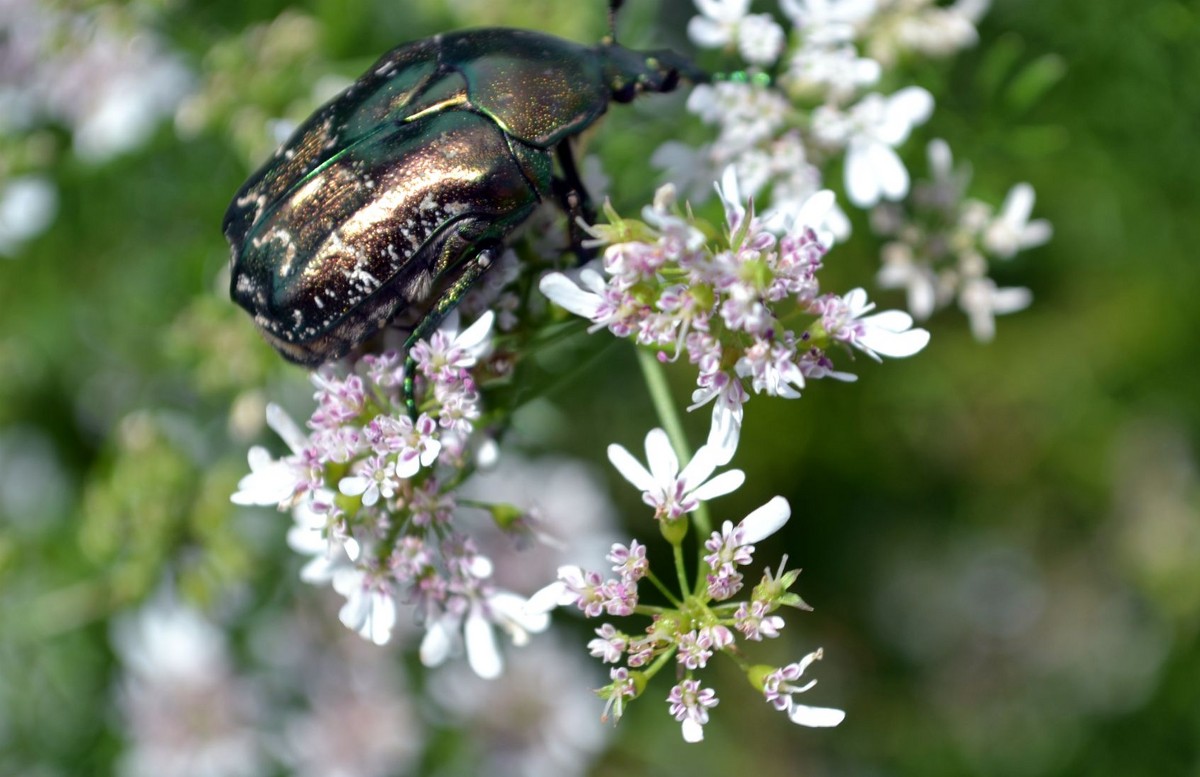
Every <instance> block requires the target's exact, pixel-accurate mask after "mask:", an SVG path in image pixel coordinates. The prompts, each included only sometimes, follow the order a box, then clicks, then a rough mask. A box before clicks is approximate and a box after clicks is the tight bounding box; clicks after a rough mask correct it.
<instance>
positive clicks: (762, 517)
mask: <svg viewBox="0 0 1200 777" xmlns="http://www.w3.org/2000/svg"><path fill="white" fill-rule="evenodd" d="M791 517H792V508H791V505H789V504H788V501H787V500H786V499H784V498H783V497H781V496H777V497H775V498H774V499H772V500H771V501H769V502H767V503H766V504H765V505H763V506H762V507H759V508H758V509H757V510H754V511H753V512H752V513H750V514H749V515H747V516H746V517H745V518H743V519H742V522H741V528H742V532H743V533H742V543H743V544H745V545H753V544H754V543H756V542H760V541H762V540H763V539H766V538H767V537H770V536H771V535H772V534H774V533H775V532H777V531H779V529H780V528H782V527H783V525H784V524H785V523H787V522H788V519H789V518H791Z"/></svg>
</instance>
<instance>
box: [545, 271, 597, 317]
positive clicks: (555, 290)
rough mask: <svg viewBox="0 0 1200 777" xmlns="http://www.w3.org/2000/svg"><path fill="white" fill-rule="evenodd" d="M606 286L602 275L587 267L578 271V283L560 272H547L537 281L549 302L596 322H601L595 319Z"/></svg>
mask: <svg viewBox="0 0 1200 777" xmlns="http://www.w3.org/2000/svg"><path fill="white" fill-rule="evenodd" d="M606 288H607V284H605V282H604V277H603V276H601V275H600V273H598V272H596V271H595V270H593V269H591V268H588V267H585V268H584V269H583V270H581V271H580V273H579V282H578V283H576V282H575V281H572V280H571V279H570V278H568V277H567V276H566V275H564V274H563V273H560V272H552V273H547V274H546V275H544V276H542V279H541V280H540V281H539V282H538V290H540V291H541V292H542V294H544V295H545V296H546V298H547V299H549V300H550V301H551V302H553V303H554V304H556V305H558V306H559V307H560V308H563V309H565V310H568V311H570V312H571V313H574V314H575V315H577V316H582V317H583V318H586V319H588V320H590V321H593V322H596V323H602V322H600V321H597V320H596V319H597V314H598V313H599V312H600V309H601V306H602V305H603V304H604V297H603V296H602V294H603V293H604V290H605V289H606Z"/></svg>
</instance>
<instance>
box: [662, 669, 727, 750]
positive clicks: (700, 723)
mask: <svg viewBox="0 0 1200 777" xmlns="http://www.w3.org/2000/svg"><path fill="white" fill-rule="evenodd" d="M667 701H669V702H670V703H671V714H672V715H674V716H675V720H678V721H680V722H682V723H683V740H684V741H685V742H700V741H702V740H703V739H704V725H705V724H706V723H708V711H709V710H710V709H711V708H713V707H715V706H717V703H718V702H719V700H718V699H717V693H716V691H714V690H713V689H712V688H703V689H702V688H701V687H700V681H699V680H684V681H683V682H681V683H679V684H678V685H676V686H675V687H673V688H672V689H671V693H670V695H668V696H667Z"/></svg>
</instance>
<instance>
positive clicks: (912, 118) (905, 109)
mask: <svg viewBox="0 0 1200 777" xmlns="http://www.w3.org/2000/svg"><path fill="white" fill-rule="evenodd" d="M932 112H933V96H932V95H931V94H929V92H927V91H926V90H924V89H922V88H921V87H919V86H910V87H907V88H905V89H901V90H900V91H898V92H896V93H895V94H892V95H890V96H888V97H884V96H883V95H881V94H878V93H871V94H868V95H866V96H865V97H863V98H862V99H861V100H860V101H859V102H858V103H856V104H855V105H853V106H851V107H850V108H849V110H848V111H846V112H841V111H839V110H838V109H836V108H832V107H830V106H822V107H821V108H818V109H817V110H816V112H815V113H814V115H813V131H814V132H815V133H816V134H817V136H818V138H820V139H821V140H822V141H823V142H825V143H827V144H830V145H833V146H843V145H844V146H845V148H846V195H847V196H848V197H849V198H850V201H851V202H853V203H854V204H855V205H857V206H859V207H860V208H865V207H869V206H871V205H874V204H875V203H877V202H879V201H880V200H881V199H889V200H898V199H900V198H901V197H903V196H904V195H905V194H907V193H908V183H909V178H908V170H906V169H905V167H904V163H903V162H901V161H900V157H899V155H897V154H896V152H895V150H894V149H895V147H896V146H899V145H900V144H901V143H903V142H904V141H905V140H907V139H908V135H909V133H910V132H911V131H912V128H913V127H914V126H916V125H918V124H922V123H924V122H925V121H926V120H927V119H928V118H929V116H930V114H931V113H932Z"/></svg>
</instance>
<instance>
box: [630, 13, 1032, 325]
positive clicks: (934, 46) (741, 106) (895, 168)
mask: <svg viewBox="0 0 1200 777" xmlns="http://www.w3.org/2000/svg"><path fill="white" fill-rule="evenodd" d="M987 4H988V3H987V0H958V2H955V3H953V4H950V5H938V4H936V3H934V2H932V0H845V1H843V2H830V1H829V0H783V2H782V3H781V4H780V5H781V9H782V11H783V14H784V15H785V16H786V17H787V21H788V22H789V23H790V24H789V26H790V32H788V33H787V34H785V33H784V26H783V25H780V24H779V23H778V22H777V21H775V20H774V19H772V18H771V17H770V16H768V15H765V14H751V13H749V10H750V2H749V0H696V6H697V8H698V10H699V11H700V15H699V16H696V17H695V18H693V19H692V22H691V24H690V25H689V26H688V32H689V35H690V37H691V39H692V41H693V42H694V43H696V44H697V45H698V46H701V47H704V48H719V49H723V50H724V51H725V52H726V53H728V54H732V55H736V58H737V60H740V62H739V61H737V60H735V63H734V66H735V67H741V68H743V69H742V70H736V71H735V72H734V74H733V75H732V76H730V77H728V78H724V79H717V80H716V81H715V82H714V83H711V84H701V85H699V86H697V87H696V88H695V89H694V90H693V91H692V93H691V95H690V97H689V100H688V109H689V111H691V112H692V113H693V114H695V115H697V116H698V117H700V119H701V120H702V121H703V122H705V123H706V124H710V125H713V126H714V128H715V133H716V138H715V139H714V140H713V141H712V142H711V143H709V144H706V145H704V146H701V147H700V148H691V147H689V146H687V145H685V144H683V143H680V142H678V141H670V142H668V143H666V144H664V145H663V146H661V147H660V148H659V149H658V150H657V151H656V152H655V154H654V157H653V160H654V162H655V163H656V164H657V165H658V166H659V167H660V168H663V169H664V170H666V172H667V175H668V177H669V178H670V179H671V180H672V181H673V182H674V183H675V184H676V185H677V186H679V187H681V188H682V189H683V190H684V191H685V192H686V194H687V196H689V197H691V198H693V199H694V200H696V201H699V198H702V197H704V196H705V195H706V194H707V185H708V182H709V181H711V180H712V179H714V178H715V177H716V175H717V171H720V170H723V169H725V168H726V167H727V166H732V167H733V168H734V169H735V171H736V174H737V177H738V180H739V182H740V184H741V189H742V193H743V194H744V195H745V196H747V197H753V198H755V199H757V200H758V201H760V202H767V203H769V206H768V207H766V208H763V209H762V217H763V219H764V221H766V222H768V223H779V222H781V221H782V222H785V223H786V222H791V221H794V220H795V219H796V217H797V214H798V213H799V212H800V210H801V209H802V208H803V207H804V205H805V203H806V202H808V201H809V199H810V198H811V197H812V195H814V194H815V193H817V192H818V191H820V190H821V188H822V187H823V186H824V185H825V175H826V173H825V171H826V170H827V168H828V167H829V166H830V164H831V163H833V162H836V161H837V160H838V159H839V158H841V159H842V162H843V164H842V169H843V173H844V181H843V186H844V188H845V193H846V198H847V199H848V200H849V202H850V203H852V204H853V205H854V206H856V207H859V208H874V207H877V206H878V207H879V208H883V209H888V207H889V204H890V203H895V202H899V201H902V200H904V198H905V197H906V196H908V194H909V190H910V176H909V173H908V170H907V169H906V168H905V166H904V163H903V162H902V161H901V158H900V155H899V154H898V153H897V149H898V148H899V147H900V146H901V145H903V144H904V143H905V141H906V140H907V139H908V138H909V136H910V135H911V133H912V131H913V129H914V128H915V127H917V126H919V125H921V124H924V123H925V122H926V121H927V120H928V119H929V118H930V116H931V114H932V112H933V107H934V105H933V97H932V95H931V94H930V93H929V92H928V91H926V90H925V89H924V88H922V87H919V86H905V87H902V88H899V89H896V90H894V91H892V92H890V93H886V94H885V93H883V92H879V91H872V89H874V87H876V85H877V84H879V83H880V82H881V81H883V80H885V79H884V78H883V76H884V75H885V73H887V72H888V71H889V70H891V69H894V68H896V67H897V63H898V61H899V60H900V59H901V55H922V56H930V57H939V56H945V55H948V54H951V53H953V52H955V51H958V50H960V49H962V48H964V47H966V46H970V45H973V44H974V43H975V41H976V37H977V36H976V31H975V24H976V22H978V20H979V18H980V17H981V16H982V15H983V13H984V11H985V10H986V8H987ZM785 39H786V41H787V44H786V45H785ZM886 80H889V81H891V82H895V81H896V80H898V79H897V78H895V77H893V78H891V79H886ZM1032 200H1033V194H1032V189H1031V188H1030V187H1029V186H1028V184H1022V185H1020V186H1018V187H1016V188H1015V189H1014V191H1013V193H1012V194H1011V195H1010V200H1009V202H1008V203H1006V204H1005V206H1004V209H1003V213H1002V215H1001V216H1000V217H998V218H996V219H992V217H991V213H990V209H987V208H986V206H985V207H984V210H983V211H981V210H980V209H979V207H978V204H977V203H971V204H970V206H969V207H966V208H964V212H963V213H962V214H961V216H962V217H961V219H957V218H956V219H955V222H954V223H955V224H956V225H959V226H961V227H962V229H964V230H970V229H974V230H976V231H977V232H978V233H979V235H980V236H981V237H983V238H984V239H985V242H984V247H985V248H988V249H989V250H990V251H991V252H992V253H993V254H994V255H996V256H999V257H1002V258H1003V257H1005V256H1011V254H1012V252H1013V251H1014V250H1015V247H1018V246H1019V247H1028V246H1032V245H1036V244H1038V243H1040V242H1044V240H1045V239H1047V238H1048V236H1049V232H1048V230H1047V229H1045V228H1044V227H1042V226H1035V224H1037V222H1035V223H1034V224H1028V223H1027V219H1028V216H1029V208H1030V207H1031V206H1032ZM890 212H891V213H893V215H895V214H897V213H899V214H900V215H903V211H898V210H897V209H895V208H891V209H890ZM883 223H886V224H887V226H885V227H883V229H884V230H885V231H884V234H885V235H886V236H889V237H900V240H899V241H897V242H894V243H893V244H891V245H890V246H889V247H888V249H886V250H885V252H884V255H883V260H884V263H885V269H884V272H883V274H882V275H881V281H882V282H883V285H884V286H885V287H887V288H895V287H907V288H908V289H909V302H910V306H911V308H910V312H911V313H912V314H913V315H915V316H916V317H918V318H924V317H926V316H927V315H928V314H929V312H931V311H932V309H933V308H934V307H940V306H942V305H945V304H947V303H948V302H950V301H952V300H954V299H955V298H957V299H958V301H959V304H960V305H961V306H962V307H963V309H964V310H965V311H966V312H967V313H968V315H969V316H970V318H971V324H972V329H973V331H974V332H975V334H976V336H977V337H978V338H979V339H988V338H989V337H990V335H991V331H992V326H993V324H992V316H993V315H994V314H996V313H1005V312H1012V311H1014V310H1018V309H1020V308H1022V307H1024V306H1025V305H1026V304H1027V303H1028V298H1029V295H1028V293H1027V292H1025V291H1024V290H1019V289H997V288H996V285H995V283H994V282H992V281H991V279H989V278H988V277H987V263H986V261H984V260H983V259H982V256H981V255H980V254H979V253H978V252H970V251H966V250H965V249H964V250H962V251H959V252H958V254H959V255H960V256H961V257H963V258H962V262H961V263H960V266H959V267H958V268H957V269H956V271H955V272H954V273H940V271H939V270H938V269H937V268H935V269H934V270H932V271H930V267H929V265H930V262H928V261H925V258H926V257H924V256H922V255H921V252H920V251H919V250H918V251H916V256H915V257H911V258H910V257H909V256H908V255H907V254H912V253H913V252H912V251H911V250H909V251H907V254H906V250H907V248H911V247H912V246H911V243H912V240H910V239H908V238H905V237H901V235H902V233H904V232H909V231H911V229H909V226H910V225H909V224H908V222H907V221H904V220H901V221H899V222H896V221H895V219H893V220H892V221H891V222H887V221H886V220H883V219H879V218H876V219H874V220H873V226H876V228H877V230H878V229H879V227H878V226H877V225H878V224H883ZM810 226H813V227H815V228H818V229H821V228H823V229H827V230H828V231H829V232H830V233H831V234H832V235H833V236H834V237H836V238H838V239H843V238H845V237H846V236H847V235H848V234H849V231H850V221H849V219H848V217H847V216H846V215H845V213H844V212H842V211H841V210H839V209H838V208H837V207H836V206H834V207H831V208H828V209H827V210H826V212H825V214H824V215H823V217H822V219H821V221H820V222H819V223H816V224H811V225H810ZM889 230H890V231H889ZM958 238H959V242H962V236H961V235H959V236H958ZM1006 241H1007V242H1006ZM989 243H990V244H993V245H989ZM1001 244H1006V245H1007V246H1008V247H1007V248H1006V247H1005V246H1003V245H1001ZM993 246H994V247H993ZM902 249H903V250H902ZM1005 251H1007V254H1006V253H1005ZM906 263H907V264H906ZM934 263H935V264H936V262H934ZM910 265H911V266H910ZM935 274H940V275H941V277H939V278H937V279H936V281H937V283H936V284H934V282H933V281H934V278H933V276H934V275H935ZM935 286H936V288H934V287H935Z"/></svg>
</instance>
